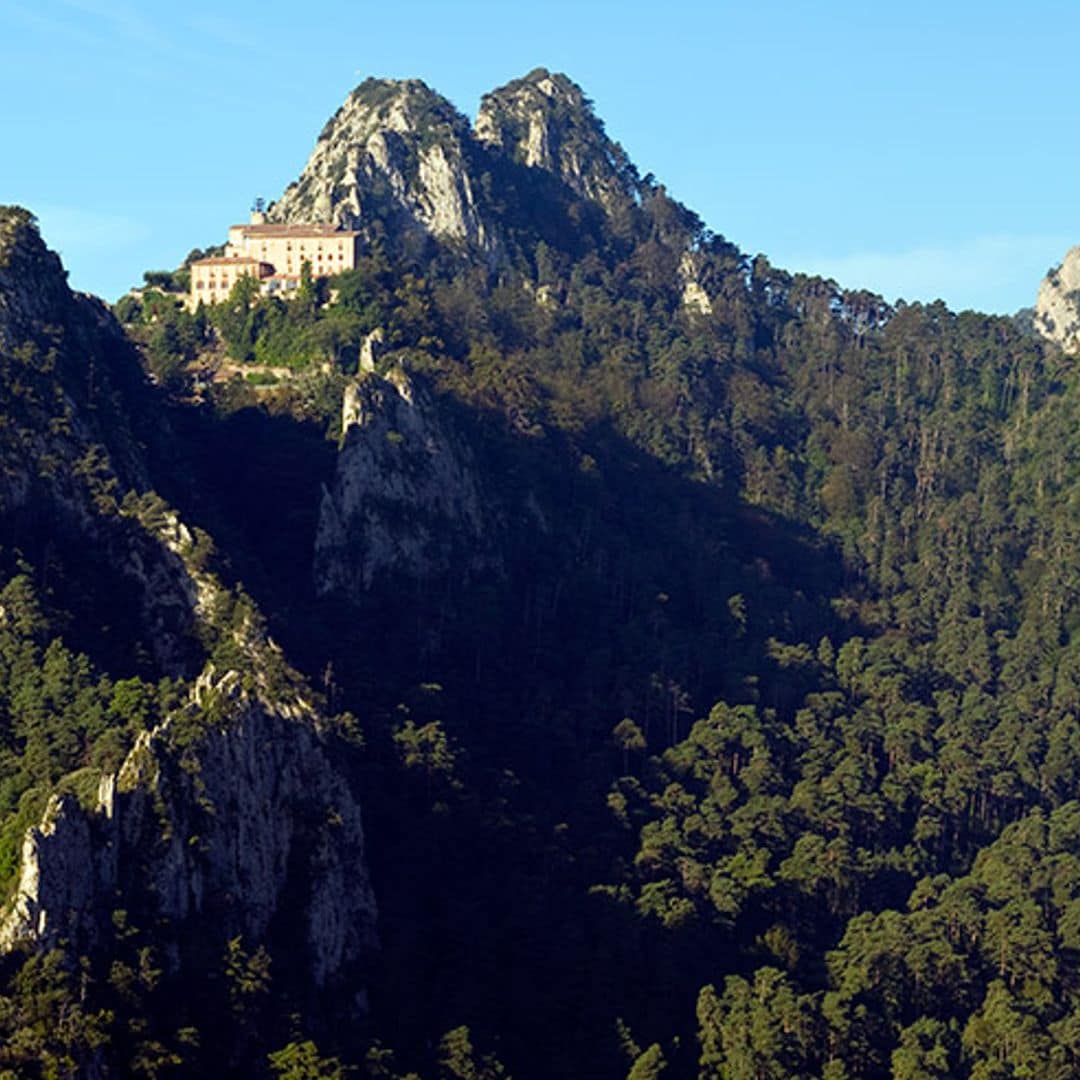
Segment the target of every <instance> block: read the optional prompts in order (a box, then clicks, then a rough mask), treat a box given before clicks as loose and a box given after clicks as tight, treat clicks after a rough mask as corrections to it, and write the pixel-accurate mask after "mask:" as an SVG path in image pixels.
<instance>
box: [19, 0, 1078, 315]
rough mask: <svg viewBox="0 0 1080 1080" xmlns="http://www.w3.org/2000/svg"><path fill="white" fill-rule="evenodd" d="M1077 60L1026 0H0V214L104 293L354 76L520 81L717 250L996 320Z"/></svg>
mask: <svg viewBox="0 0 1080 1080" xmlns="http://www.w3.org/2000/svg"><path fill="white" fill-rule="evenodd" d="M1077 56H1080V5H1077V4H1075V3H1074V2H1071V3H1050V2H1039V0H1032V2H1030V3H1027V4H1018V3H1015V2H1009V3H1002V2H994V0H984V2H982V3H969V2H966V0H954V2H949V0H938V2H937V3H924V2H922V0H908V2H906V3H904V4H891V5H879V4H875V3H866V2H865V0H864V2H863V3H847V2H829V0H820V2H817V3H811V2H807V0H803V2H801V3H796V2H790V0H774V2H773V3H770V4H757V3H751V2H749V0H743V2H740V3H728V2H723V0H720V2H713V3H704V2H702V3H698V2H685V0H668V2H667V3H663V4H657V3H655V2H652V3H643V2H638V0H621V2H608V0H594V2H589V0H579V2H578V3H568V2H564V0H546V2H545V3H543V4H534V5H524V4H508V3H505V2H504V3H494V2H487V0H461V2H456V3H455V2H443V3H436V2H431V0H398V2H396V3H393V2H387V0H382V2H379V3H372V2H370V0H350V2H348V3H344V2H342V3H338V2H318V0H310V2H307V3H297V2H296V0H292V2H288V3H283V2H282V3H279V2H277V0H263V2H261V3H249V2H246V0H244V2H233V3H227V2H225V0H218V2H216V3H206V2H204V0H189V2H187V3H185V4H176V5H163V4H158V5H147V4H145V3H135V2H130V0H0V95H2V97H0V100H3V102H4V106H3V109H2V110H0V202H15V203H20V204H22V205H25V206H27V207H28V208H29V209H31V210H32V211H33V212H34V213H36V214H37V215H38V217H39V219H40V221H41V224H42V229H43V232H44V233H45V236H46V239H47V240H48V242H49V243H50V245H51V246H53V247H54V248H56V249H57V250H58V251H60V253H61V254H62V256H63V257H64V260H65V262H66V263H67V265H68V267H69V269H70V271H71V279H72V283H73V284H74V285H75V286H76V287H79V288H83V289H88V290H90V291H93V292H97V293H100V294H101V295H103V296H105V297H106V298H108V299H115V298H116V297H117V296H118V295H119V294H120V293H122V292H123V291H124V290H125V289H126V288H127V287H128V286H129V285H130V284H134V283H136V282H138V281H139V280H140V278H141V274H142V271H143V270H144V269H151V268H159V267H170V266H175V265H177V264H178V263H179V262H180V261H181V260H182V259H183V257H184V255H185V254H186V253H187V252H188V250H189V249H191V248H192V247H196V246H204V245H206V244H209V243H214V242H218V241H220V240H221V239H222V238H223V236H224V232H225V229H226V227H227V226H228V225H229V223H230V222H232V221H234V220H242V219H243V218H244V217H245V215H246V212H247V210H248V208H249V206H250V204H251V201H252V199H253V197H254V196H256V195H263V196H265V197H266V198H268V199H272V198H274V197H276V196H277V195H279V194H280V192H281V191H282V189H283V188H284V187H285V186H286V184H287V183H288V182H289V181H290V180H292V179H294V178H295V177H296V175H297V174H298V173H299V172H300V170H301V169H302V167H303V165H304V162H305V160H306V158H307V155H308V153H309V152H310V150H311V148H312V146H313V144H314V142H315V138H316V136H317V135H318V132H319V130H320V129H321V127H322V125H323V123H324V122H325V120H326V119H327V117H329V116H330V115H331V114H332V113H333V112H334V110H335V109H336V108H337V107H338V105H339V104H340V103H341V101H342V100H343V99H344V97H345V95H346V94H347V93H348V91H349V90H350V89H351V88H352V87H353V86H354V85H356V83H358V82H359V81H361V80H362V79H363V78H364V77H366V76H368V75H377V76H385V77H401V78H404V77H417V78H421V79H424V80H425V81H426V82H427V83H428V84H429V85H431V86H432V87H433V88H434V89H436V90H438V91H440V92H441V93H443V94H444V95H445V96H446V97H448V98H449V99H450V100H451V101H452V102H453V103H454V104H455V105H456V106H457V107H458V108H459V109H461V110H462V111H463V112H465V113H466V114H468V115H470V116H471V115H474V114H475V111H476V107H477V105H478V103H479V100H480V96H481V95H482V94H483V93H484V91H486V90H489V89H493V88H494V87H496V86H499V85H501V84H503V83H505V82H507V81H509V80H510V79H513V78H516V77H518V76H520V75H523V74H525V73H526V72H528V71H529V70H531V69H532V68H534V67H537V66H545V67H549V68H551V69H553V70H561V71H565V72H566V73H567V74H568V75H570V76H571V78H573V79H575V80H576V81H577V82H578V83H580V84H581V85H582V86H583V87H584V89H585V92H586V93H587V94H588V95H589V96H590V97H591V98H592V99H593V100H594V102H595V103H596V107H597V111H598V112H599V114H600V116H601V117H602V118H603V119H604V121H605V123H606V125H607V129H608V132H609V133H610V134H611V135H612V136H613V137H614V138H616V139H618V140H619V141H620V142H621V143H622V144H623V145H624V147H625V148H626V149H627V151H628V152H629V153H630V156H631V157H632V158H633V159H634V161H635V162H636V163H637V165H638V167H639V168H640V169H641V171H642V172H643V173H644V172H652V173H654V174H655V175H656V177H657V178H658V179H659V180H660V181H661V182H663V183H665V184H666V185H667V187H668V190H669V191H670V192H671V193H672V194H673V195H674V196H675V197H676V198H678V199H680V200H682V201H683V202H685V203H687V204H688V205H689V206H690V207H692V208H693V209H694V210H696V211H697V212H698V214H700V215H701V217H702V218H703V219H704V221H705V222H706V223H707V224H708V225H709V226H710V227H711V228H713V229H714V230H715V231H716V232H719V233H722V234H723V235H724V236H726V237H728V238H729V239H731V240H733V241H734V242H735V243H737V244H738V245H739V246H740V247H741V248H742V249H743V250H745V251H747V252H750V253H756V252H764V253H765V254H767V255H768V256H769V258H770V259H771V260H772V262H773V263H774V264H776V265H779V266H784V267H786V268H789V269H793V270H806V271H813V272H818V273H823V274H826V275H828V276H831V277H835V278H836V279H837V280H838V281H840V282H841V284H843V285H847V286H853V287H867V288H873V289H875V290H877V291H880V292H882V293H884V294H885V295H886V296H887V297H888V298H889V299H895V298H897V297H903V298H905V299H908V300H917V299H926V300H932V299H935V298H937V297H941V298H943V299H945V300H946V301H947V302H948V303H949V304H950V305H951V306H953V307H956V308H962V307H976V308H980V309H982V310H987V311H1003V312H1011V311H1015V310H1016V309H1018V308H1019V307H1022V306H1025V305H1027V304H1030V303H1031V302H1032V300H1033V298H1034V294H1035V291H1036V289H1037V287H1038V283H1039V279H1040V278H1041V276H1042V274H1043V273H1044V272H1045V271H1046V269H1047V267H1048V266H1050V265H1051V264H1052V263H1056V262H1059V261H1060V260H1061V257H1062V256H1063V255H1064V253H1065V251H1066V249H1067V248H1068V247H1069V246H1071V245H1072V244H1075V243H1080V203H1078V200H1077V198H1076V187H1077V184H1078V180H1077V178H1078V177H1080V140H1078V139H1077V138H1076V132H1077V129H1078V124H1077V119H1078V116H1077V114H1078V112H1080V98H1078V97H1077V95H1076V94H1075V93H1074V92H1073V89H1072V82H1073V80H1072V78H1071V76H1072V73H1073V71H1074V70H1075V64H1076V59H1075V58H1076V57H1077Z"/></svg>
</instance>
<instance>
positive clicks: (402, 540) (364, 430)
mask: <svg viewBox="0 0 1080 1080" xmlns="http://www.w3.org/2000/svg"><path fill="white" fill-rule="evenodd" d="M499 517H500V516H499V514H498V512H497V511H496V510H495V509H494V508H493V506H492V504H491V502H490V501H489V500H488V499H486V498H485V497H484V496H483V494H482V489H481V483H480V480H479V478H478V475H477V471H476V468H475V464H474V461H473V457H472V453H471V452H470V450H469V448H468V446H467V445H466V443H465V442H464V441H463V440H462V439H461V438H459V437H458V436H457V435H456V434H455V433H454V432H453V431H452V429H451V428H450V427H449V426H448V425H447V424H446V423H444V421H443V419H442V418H441V416H440V414H439V410H438V408H437V407H436V404H435V402H434V400H433V398H432V396H431V395H430V394H429V393H428V391H427V390H426V389H424V388H423V387H422V386H420V385H419V384H418V383H417V382H416V381H415V380H414V379H412V378H410V377H409V376H408V375H406V374H405V372H404V371H403V370H402V369H401V368H395V369H393V370H392V371H390V372H389V373H388V375H387V376H386V378H377V377H375V376H373V375H368V376H364V377H361V378H360V379H358V380H357V381H356V382H354V383H353V384H351V385H350V386H349V387H348V388H347V390H346V392H345V395H344V399H343V402H342V442H341V451H340V454H339V457H338V464H337V471H336V474H335V478H334V482H333V484H332V486H331V487H330V488H329V489H328V490H326V491H324V493H323V499H322V504H321V507H320V513H319V525H318V531H317V535H316V541H315V583H316V587H317V588H318V590H319V592H320V593H324V594H325V593H332V592H341V593H343V594H344V595H346V596H359V595H361V594H362V593H363V592H364V591H365V590H366V589H368V588H370V586H371V584H372V582H373V581H374V580H375V578H376V577H377V576H379V575H382V574H390V573H393V574H395V575H401V576H404V577H412V578H419V579H426V578H431V577H433V576H436V575H438V574H441V573H445V572H446V571H448V570H449V569H450V568H451V567H454V569H455V572H460V571H461V570H462V568H463V570H464V573H465V574H466V575H468V574H479V573H482V572H499V570H500V565H501V564H500V560H499V557H498V555H497V554H496V548H495V544H494V537H495V535H496V534H497V532H498V529H499Z"/></svg>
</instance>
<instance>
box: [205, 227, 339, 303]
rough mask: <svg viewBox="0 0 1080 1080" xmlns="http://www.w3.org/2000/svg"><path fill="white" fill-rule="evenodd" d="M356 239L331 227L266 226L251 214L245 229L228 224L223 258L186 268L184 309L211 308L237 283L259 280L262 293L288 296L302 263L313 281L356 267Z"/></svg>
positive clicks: (219, 257) (295, 283)
mask: <svg viewBox="0 0 1080 1080" xmlns="http://www.w3.org/2000/svg"><path fill="white" fill-rule="evenodd" d="M359 236H360V234H359V233H358V232H348V231H346V230H343V229H338V228H336V227H335V226H333V225H327V224H312V225H271V224H268V223H267V222H266V218H265V216H264V215H263V214H262V213H260V212H258V211H256V212H255V213H253V214H252V215H251V221H250V223H248V224H247V225H232V226H230V228H229V241H228V243H227V244H226V245H225V251H224V254H222V255H218V256H214V257H213V258H208V259H198V260H196V261H195V262H193V263H192V264H191V291H190V293H189V295H188V306H189V307H191V308H192V309H194V308H196V307H198V306H199V304H200V303H204V304H216V303H218V302H220V301H221V300H224V299H225V298H226V297H227V296H228V295H229V290H230V289H231V288H232V287H233V285H235V284H236V282H237V281H239V280H240V279H241V278H245V277H254V278H257V279H258V280H259V282H260V283H261V284H260V288H261V291H262V292H264V293H268V294H274V293H284V294H288V293H290V292H292V291H294V290H296V289H297V288H298V287H299V285H300V273H301V270H302V268H303V265H304V263H307V264H308V266H309V267H310V268H311V276H312V277H314V278H320V277H329V276H330V275H332V274H340V273H341V272H342V271H343V270H352V269H353V268H354V267H355V266H356V253H357V243H358V238H359Z"/></svg>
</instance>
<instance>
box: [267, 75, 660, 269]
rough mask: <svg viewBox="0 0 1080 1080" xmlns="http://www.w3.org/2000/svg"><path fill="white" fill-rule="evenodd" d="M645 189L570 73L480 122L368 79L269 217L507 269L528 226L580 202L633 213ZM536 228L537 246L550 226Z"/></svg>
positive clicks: (422, 92) (412, 89) (430, 95)
mask: <svg viewBox="0 0 1080 1080" xmlns="http://www.w3.org/2000/svg"><path fill="white" fill-rule="evenodd" d="M640 187H641V185H640V181H639V179H638V176H637V172H636V170H635V169H634V167H633V165H632V164H631V163H630V162H629V160H628V159H627V157H626V155H625V153H624V152H623V150H622V148H621V147H620V146H618V144H616V143H614V142H613V141H612V140H611V139H609V138H608V136H607V135H606V133H605V131H604V126H603V124H602V123H601V122H600V120H599V119H598V118H597V116H596V115H595V113H594V112H593V110H592V106H591V103H590V102H589V100H588V99H587V98H586V97H585V94H584V93H583V92H582V90H581V88H580V87H579V86H578V85H577V84H576V83H574V82H573V81H572V80H570V79H569V78H567V76H565V75H561V74H551V73H550V72H549V71H547V70H546V69H544V68H538V69H537V70H535V71H533V72H531V73H530V74H529V75H527V76H525V78H523V79H518V80H515V81H514V82H511V83H508V84H507V85H506V86H504V87H501V88H500V89H497V90H494V91H492V92H491V93H489V94H487V95H485V96H484V98H483V101H482V102H481V105H480V111H479V114H478V116H477V119H476V124H475V126H472V125H470V123H469V121H468V120H467V119H466V117H464V116H463V115H462V114H461V113H459V112H458V111H457V110H456V109H455V108H454V106H453V105H452V104H451V103H450V102H449V101H447V100H446V99H445V98H444V97H441V96H440V95H439V94H437V93H435V92H434V91H433V90H431V89H430V88H429V87H428V86H427V85H426V84H424V83H423V82H420V81H418V80H415V79H409V80H404V81H397V80H392V79H368V80H366V81H365V82H363V83H362V84H361V85H360V86H358V87H357V88H356V89H355V90H354V91H353V92H352V93H351V94H350V95H349V97H348V98H347V99H346V101H345V103H344V104H343V105H342V106H341V108H340V109H338V111H337V112H336V113H335V114H334V116H333V117H331V119H330V120H329V121H328V123H327V124H326V126H325V127H324V128H323V131H322V133H321V134H320V136H319V139H318V142H317V143H316V146H315V149H314V151H313V152H312V155H311V157H310V159H309V160H308V163H307V165H306V166H305V168H304V171H303V173H302V174H301V176H300V178H299V179H298V180H297V181H296V182H295V183H293V184H291V185H290V186H289V188H288V189H287V190H286V192H285V193H284V195H283V196H282V198H281V199H280V200H278V202H276V203H275V204H273V205H272V206H271V208H270V211H269V214H268V218H269V220H270V221H273V222H282V223H288V222H301V221H304V222H308V221H312V220H317V221H332V222H334V223H335V224H338V225H341V226H344V227H346V228H350V229H360V230H362V231H364V232H365V233H366V234H367V235H368V236H369V237H370V238H372V239H374V238H375V237H379V238H380V239H383V240H384V241H388V242H389V243H391V245H392V246H394V247H396V248H397V249H399V250H405V249H409V248H415V247H416V246H417V244H420V245H421V247H422V246H423V245H424V244H425V243H426V242H427V241H435V242H436V243H438V244H441V245H447V244H449V245H451V246H455V247H459V248H460V247H464V248H466V249H467V250H470V251H472V252H474V253H478V254H481V255H483V256H484V257H485V258H486V259H487V261H488V262H495V263H497V262H500V261H503V260H504V259H505V257H506V256H507V254H508V243H509V237H510V234H511V233H514V232H515V231H516V232H518V233H520V231H521V226H522V221H523V220H525V219H528V218H530V217H532V218H536V219H541V218H546V219H547V221H548V223H549V224H548V226H547V227H548V228H550V223H551V222H560V221H562V220H564V219H565V218H566V217H567V213H568V207H569V205H570V204H572V203H573V202H575V201H584V202H586V203H588V204H590V205H589V209H590V211H591V212H593V213H595V211H596V210H597V209H598V208H599V209H602V210H603V211H604V212H606V213H607V214H609V215H619V214H621V215H624V216H625V215H626V214H627V213H629V212H631V210H632V208H633V206H634V205H635V204H636V203H637V202H638V201H639V200H640V197H641V192H640ZM530 231H531V232H532V233H533V234H534V235H533V236H532V237H531V241H532V243H534V242H535V239H536V234H537V233H542V231H543V226H542V225H540V224H539V223H536V224H535V225H534V226H532V227H529V228H527V229H526V232H530ZM510 246H513V245H512V244H510ZM529 246H531V243H530V245H529Z"/></svg>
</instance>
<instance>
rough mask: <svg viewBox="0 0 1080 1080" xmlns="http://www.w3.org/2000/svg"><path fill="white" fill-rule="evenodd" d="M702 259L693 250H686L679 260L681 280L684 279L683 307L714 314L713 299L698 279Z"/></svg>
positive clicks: (700, 312) (705, 313) (698, 312)
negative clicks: (696, 256) (695, 255)
mask: <svg viewBox="0 0 1080 1080" xmlns="http://www.w3.org/2000/svg"><path fill="white" fill-rule="evenodd" d="M699 262H700V260H699V259H697V258H695V257H694V255H693V253H692V252H689V251H687V252H684V253H683V257H682V259H681V261H680V262H679V280H680V281H682V286H683V292H682V302H683V307H685V308H687V309H688V310H690V311H695V312H697V314H699V315H711V314H712V310H713V307H712V301H711V300H710V299H709V294H708V293H707V292H706V291H705V288H704V286H703V285H702V284H701V282H700V281H699V280H698V273H699V265H698V264H699Z"/></svg>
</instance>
